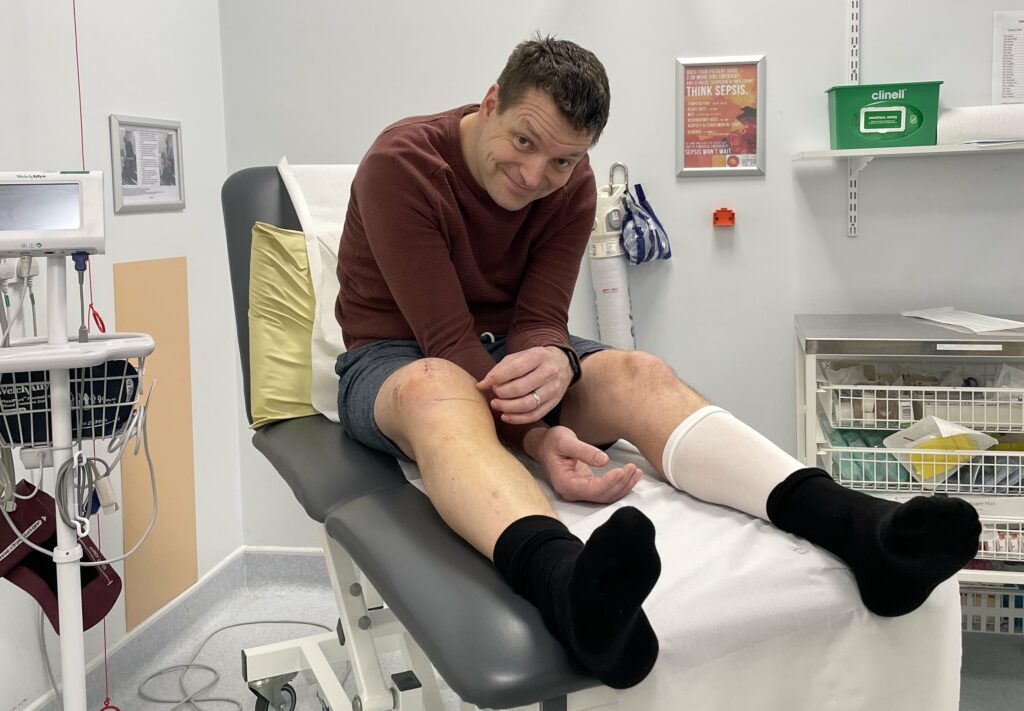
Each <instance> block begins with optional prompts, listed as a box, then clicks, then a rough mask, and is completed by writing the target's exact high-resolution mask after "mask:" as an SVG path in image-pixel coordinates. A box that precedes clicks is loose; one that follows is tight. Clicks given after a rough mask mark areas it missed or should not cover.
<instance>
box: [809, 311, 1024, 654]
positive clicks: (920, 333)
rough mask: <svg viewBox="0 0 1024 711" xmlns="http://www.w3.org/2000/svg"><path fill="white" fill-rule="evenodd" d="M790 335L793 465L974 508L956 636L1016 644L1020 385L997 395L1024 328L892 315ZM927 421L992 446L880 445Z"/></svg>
mask: <svg viewBox="0 0 1024 711" xmlns="http://www.w3.org/2000/svg"><path fill="white" fill-rule="evenodd" d="M1008 318H1012V319H1014V320H1024V317H1020V316H1010V317H1008ZM796 337H797V358H796V365H797V377H796V389H797V449H798V456H799V457H800V459H801V460H802V461H803V462H804V463H805V464H807V465H808V466H819V467H821V468H822V469H824V470H825V471H827V472H828V473H829V474H831V475H832V477H833V478H834V479H835V480H836V481H838V482H839V483H840V484H842V485H844V486H847V487H850V488H853V489H858V490H861V491H864V492H865V493H868V494H871V495H874V496H883V497H886V498H889V499H893V500H896V501H906V500H907V499H910V498H912V497H914V496H920V495H944V496H957V497H960V498H963V499H965V500H967V501H969V502H971V503H972V504H973V505H974V506H975V507H976V508H977V509H978V512H979V513H980V515H981V519H982V527H983V528H982V535H981V542H980V544H979V549H978V555H977V557H976V559H975V561H974V562H973V563H972V564H970V565H969V566H968V568H965V569H964V570H962V571H961V572H960V573H959V574H958V578H959V581H960V584H961V599H962V602H963V627H964V629H965V630H969V631H977V632H994V633H1003V634H1020V635H1024V387H1022V386H1021V385H1020V383H1019V381H1017V380H1015V379H1009V380H1010V381H1011V385H1009V386H1005V385H1004V386H1002V387H995V385H996V384H997V382H999V380H1000V377H1001V376H1005V374H1006V373H1007V371H1010V372H1013V371H1012V370H1011V369H1013V368H1019V369H1024V330H1013V331H998V332H992V333H989V334H983V335H979V334H973V333H960V332H959V331H956V330H952V329H950V328H946V327H943V326H939V325H938V324H933V323H929V322H927V321H922V320H919V319H914V318H908V317H905V316H896V315H799V316H797V317H796ZM859 375H863V378H862V381H861V382H857V377H856V376H859ZM839 376H842V377H839ZM1006 380H1008V379H1007V378H1005V377H1003V381H1006ZM927 417H934V418H938V419H941V420H945V421H948V422H952V423H954V424H956V425H959V426H962V427H966V428H969V429H971V430H974V431H978V432H985V433H987V434H990V435H992V436H994V437H996V438H997V439H999V444H997V445H996V446H994V447H992V448H988V449H984V450H971V449H966V450H965V449H962V448H961V449H956V450H950V449H925V448H920V447H918V448H914V449H900V448H892V447H885V446H883V445H882V441H883V440H884V439H885V438H887V437H890V436H891V435H893V434H894V433H897V432H899V431H900V430H905V429H907V428H909V427H910V426H912V425H913V424H914V423H915V422H919V421H921V420H922V419H923V418H927ZM890 444H892V440H891V439H890Z"/></svg>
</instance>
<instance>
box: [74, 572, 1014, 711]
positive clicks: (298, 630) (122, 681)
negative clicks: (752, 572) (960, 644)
mask: <svg viewBox="0 0 1024 711" xmlns="http://www.w3.org/2000/svg"><path fill="white" fill-rule="evenodd" d="M295 619H300V620H303V621H308V622H316V623H320V624H323V625H327V626H328V627H331V628H333V627H334V624H335V623H336V621H337V613H336V611H335V608H334V598H333V596H332V595H331V591H330V588H329V587H327V585H326V581H312V582H310V581H306V582H304V583H302V584H296V585H282V584H280V583H273V582H269V581H262V582H261V581H260V579H259V576H250V580H249V584H248V586H247V587H245V588H242V589H241V590H240V591H238V592H236V593H234V594H232V595H231V596H230V597H226V598H224V599H222V600H220V601H219V602H218V603H217V604H215V605H214V606H212V607H210V608H209V609H208V610H207V611H206V613H205V614H203V615H201V616H197V619H195V620H194V621H193V622H192V623H191V624H190V625H188V626H186V627H184V628H182V629H181V630H180V634H179V635H177V636H176V637H175V638H174V639H168V640H166V642H165V643H164V644H163V645H162V646H161V647H159V648H158V649H155V650H154V651H153V652H152V654H151V655H149V658H146V659H141V660H139V661H138V664H137V665H135V667H136V668H135V671H134V672H133V673H132V674H127V675H122V677H121V678H118V679H112V680H111V683H112V689H111V701H112V703H113V704H114V705H116V706H119V707H121V708H122V709H131V711H149V710H150V709H152V710H154V711H156V710H157V709H164V710H166V709H170V708H171V707H172V706H173V704H160V703H154V702H150V701H145V700H143V699H142V698H141V697H140V696H139V691H138V689H139V685H140V684H141V683H142V682H143V680H144V679H145V678H146V677H148V676H150V675H151V674H153V673H155V672H157V671H159V670H160V669H163V668H166V667H170V666H174V665H178V664H184V663H186V662H188V661H189V660H190V659H191V658H192V657H193V655H194V654H195V653H196V651H197V648H198V646H199V645H200V643H201V642H202V641H203V640H204V639H206V638H207V636H208V635H209V634H211V633H212V632H214V631H215V630H217V629H219V628H221V627H225V626H227V625H232V624H236V623H239V622H246V621H263V620H295ZM316 631H317V630H316V629H315V628H312V627H307V626H301V625H292V624H281V625H278V624H275V625H267V624H260V625H253V626H246V627H240V628H233V629H229V630H226V631H224V632H221V633H219V634H217V635H216V636H214V637H213V638H212V639H211V640H210V641H209V642H208V643H207V644H206V646H205V647H204V648H203V650H202V651H201V652H200V654H199V656H198V657H197V658H196V662H197V663H200V664H207V665H209V666H212V667H214V668H216V669H217V670H218V671H219V674H220V679H219V680H218V681H217V683H216V685H215V686H214V687H213V688H212V689H210V690H209V691H208V692H206V694H205V695H206V696H208V697H218V698H228V699H234V700H236V701H237V702H238V703H239V704H241V708H242V709H245V710H248V709H252V708H253V707H254V697H253V696H252V694H251V693H250V692H249V690H248V689H247V687H246V685H245V684H244V682H242V680H241V669H240V667H241V662H240V654H239V650H240V649H242V648H244V647H250V646H256V645H260V644H266V643H269V642H275V641H280V640H287V639H293V638H295V637H299V636H303V635H306V634H313V633H315V632H316ZM393 661H394V663H395V664H397V663H398V660H397V658H393ZM386 662H387V660H386ZM338 671H339V673H340V676H342V677H344V676H345V673H346V671H347V668H346V667H345V666H343V667H342V668H341V669H339V670H338ZM386 671H387V672H388V673H390V672H392V671H400V669H399V668H394V669H386ZM178 678H179V675H178V674H172V675H168V676H164V677H162V678H158V679H156V680H154V681H152V682H151V683H150V684H148V685H147V687H146V690H147V692H148V694H149V695H150V696H159V697H163V698H168V699H171V698H173V699H180V698H181V696H182V694H181V690H180V688H179V686H178ZM209 679H210V677H209V675H207V674H206V673H199V672H194V673H192V674H191V675H190V676H189V677H188V678H187V679H186V684H187V686H188V688H189V689H190V690H194V689H196V688H197V687H200V686H203V685H205V684H206V683H208V681H209ZM442 684H443V682H442ZM294 685H295V687H296V691H297V692H298V696H299V705H298V708H299V709H319V704H318V703H317V701H316V696H315V690H314V689H312V688H310V687H309V686H307V685H305V684H304V683H303V682H302V681H301V677H300V678H298V679H296V681H295V684H294ZM345 687H346V689H347V690H348V691H349V692H350V693H352V692H353V683H352V679H351V678H349V679H348V680H347V681H346V682H345ZM442 694H443V695H444V700H445V703H446V707H447V709H449V711H458V708H459V706H458V700H457V698H456V697H455V695H454V694H453V693H451V691H450V690H448V689H447V687H444V686H442ZM92 706H93V704H90V708H91V707H92ZM100 706H102V700H100V703H99V704H98V705H96V706H95V708H99V707H100ZM200 708H201V709H202V711H220V710H222V709H225V710H226V709H232V708H237V707H236V706H233V705H232V704H229V703H226V702H223V701H217V702H214V701H211V702H209V703H207V704H204V705H202V706H201V707H200ZM960 709H961V711H1021V710H1024V636H1022V635H1015V636H1010V635H991V634H980V633H967V634H965V635H964V662H963V673H962V692H961V705H960Z"/></svg>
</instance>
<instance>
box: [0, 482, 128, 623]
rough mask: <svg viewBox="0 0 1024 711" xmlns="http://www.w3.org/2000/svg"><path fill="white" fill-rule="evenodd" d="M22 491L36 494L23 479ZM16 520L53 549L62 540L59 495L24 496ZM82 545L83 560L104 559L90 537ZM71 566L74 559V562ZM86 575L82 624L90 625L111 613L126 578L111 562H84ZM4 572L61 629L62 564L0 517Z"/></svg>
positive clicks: (34, 538) (37, 541)
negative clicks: (56, 502)
mask: <svg viewBox="0 0 1024 711" xmlns="http://www.w3.org/2000/svg"><path fill="white" fill-rule="evenodd" d="M17 491H18V493H19V494H20V495H22V496H27V495H29V494H31V493H32V491H33V488H32V486H31V484H29V483H28V482H27V481H21V482H19V483H18V487H17ZM10 516H11V520H12V521H14V524H15V525H16V526H17V527H18V530H19V531H22V532H23V535H24V536H25V537H26V538H28V539H29V540H30V541H32V542H33V543H35V544H36V545H38V546H40V547H41V548H46V549H47V550H52V549H53V548H54V547H56V545H57V526H56V523H55V521H54V517H55V516H56V510H55V509H54V502H53V498H51V497H50V495H49V494H47V493H45V492H43V491H36V492H35V494H34V495H33V496H32V498H30V499H24V500H19V501H18V508H17V509H15V510H14V511H13V512H12V513H11V514H10ZM78 542H79V544H80V545H81V546H82V560H83V561H85V562H95V561H97V560H102V559H103V554H102V553H101V552H100V549H99V548H98V547H97V546H96V544H95V543H93V542H92V539H90V538H89V537H88V536H86V537H84V538H80V539H78ZM69 565H70V564H69ZM80 570H81V576H82V628H83V629H86V630H87V629H89V628H90V627H92V626H94V625H95V624H96V623H98V622H99V621H100V620H102V619H103V618H104V617H106V616H107V613H109V612H110V610H111V608H113V607H114V603H115V602H117V598H118V597H119V596H120V595H121V578H120V577H119V576H118V574H117V573H116V572H115V571H114V568H113V567H112V566H110V565H99V566H90V567H83V568H81V569H80ZM0 577H3V578H6V579H7V580H9V581H11V582H12V583H14V584H15V585H17V586H18V587H19V588H21V589H22V590H24V591H25V592H27V593H28V594H29V595H31V596H32V597H34V598H35V599H36V602H38V603H39V605H40V607H42V608H43V613H44V614H45V615H46V618H47V619H48V620H49V621H50V624H51V625H53V629H54V630H55V631H56V632H57V633H58V634H60V618H59V615H58V606H57V564H56V563H54V562H53V558H52V557H51V556H50V555H49V554H44V553H40V552H39V551H37V550H34V549H32V548H29V547H28V546H27V545H25V544H24V543H23V542H22V541H21V540H20V539H18V537H17V536H16V535H15V534H14V531H12V530H11V528H10V526H8V525H7V522H6V521H4V520H2V519H0Z"/></svg>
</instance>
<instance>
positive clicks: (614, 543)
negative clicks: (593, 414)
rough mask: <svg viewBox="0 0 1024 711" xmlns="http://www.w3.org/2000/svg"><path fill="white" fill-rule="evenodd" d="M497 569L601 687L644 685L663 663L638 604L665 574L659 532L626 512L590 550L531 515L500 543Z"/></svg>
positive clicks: (554, 522)
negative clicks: (656, 534) (657, 545)
mask: <svg viewBox="0 0 1024 711" xmlns="http://www.w3.org/2000/svg"><path fill="white" fill-rule="evenodd" d="M494 565H495V567H496V568H497V569H498V572H500V573H501V574H502V575H503V576H504V577H505V579H506V580H507V581H508V582H509V585H511V586H512V589H513V590H515V591H516V592H517V593H519V594H520V595H522V596H523V597H525V598H526V599H527V600H529V601H530V602H532V603H533V604H534V605H536V606H537V608H538V609H539V610H540V613H541V616H542V617H543V618H544V622H545V623H546V624H547V626H548V629H550V630H551V631H552V632H553V633H554V634H555V636H557V637H558V638H559V639H560V640H561V641H562V643H563V644H565V645H566V646H567V647H568V648H569V650H570V651H571V652H572V653H573V656H575V657H576V659H578V660H579V661H580V662H581V663H582V664H583V665H584V666H585V667H586V668H587V669H588V670H590V672H591V673H592V674H593V675H594V676H595V677H597V679H598V680H600V681H601V682H602V683H604V684H607V685H608V686H611V687H613V688H616V689H624V688H627V687H630V686H633V685H635V684H638V683H640V682H641V681H642V680H643V679H644V677H646V676H647V674H648V673H649V672H650V671H651V668H652V667H653V666H654V662H655V660H657V658H658V638H657V637H656V636H655V634H654V630H653V629H651V625H650V622H648V620H647V615H645V614H644V611H643V610H642V609H641V607H640V605H641V603H642V602H643V601H644V600H645V599H646V598H647V595H648V593H650V591H651V589H652V588H653V587H654V583H655V582H656V581H657V579H658V575H659V574H660V573H661V559H660V558H659V557H658V552H657V550H656V549H655V547H654V525H653V524H652V523H651V522H650V520H649V519H648V518H647V517H646V516H644V515H643V514H642V513H640V511H638V510H637V509H635V508H633V507H625V508H621V509H619V510H617V511H616V512H615V513H614V514H612V516H611V518H610V519H608V521H607V522H606V523H604V524H603V525H602V526H600V527H599V528H598V529H597V530H596V531H594V533H593V534H592V535H591V537H590V540H588V541H587V543H586V545H584V544H583V542H582V541H580V539H579V538H577V537H576V536H574V535H573V534H572V533H570V532H569V530H568V529H567V528H566V527H565V525H564V524H563V523H562V522H561V521H559V520H558V519H555V518H551V517H550V516H527V517H525V518H521V519H519V520H517V521H514V522H513V523H512V524H511V525H509V527H508V528H506V529H505V530H504V531H503V532H502V534H501V535H500V536H499V537H498V542H497V543H496V544H495V546H494Z"/></svg>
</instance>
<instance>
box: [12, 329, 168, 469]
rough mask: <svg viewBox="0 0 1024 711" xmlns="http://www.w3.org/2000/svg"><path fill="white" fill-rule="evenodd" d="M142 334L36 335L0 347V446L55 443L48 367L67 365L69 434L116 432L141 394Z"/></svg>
mask: <svg viewBox="0 0 1024 711" xmlns="http://www.w3.org/2000/svg"><path fill="white" fill-rule="evenodd" d="M153 349H154V342H153V339H152V338H151V337H150V336H147V335H144V334H133V333H122V334H117V333H113V334H101V335H99V336H96V337H93V338H91V339H90V341H88V342H87V343H77V342H75V343H68V344H61V345H53V344H49V343H46V342H45V341H43V340H40V339H28V340H25V341H20V342H16V343H13V344H12V345H11V346H10V347H8V348H4V349H2V350H0V446H3V447H6V448H11V449H13V448H19V447H25V448H33V449H39V450H46V449H52V448H53V398H52V394H53V383H52V382H51V373H50V371H51V370H67V371H68V373H69V395H70V410H71V411H70V415H71V437H72V440H73V441H75V442H82V441H85V440H93V441H95V440H99V439H108V438H112V437H116V436H118V435H119V434H120V433H121V432H123V431H124V429H125V427H126V426H127V425H128V424H129V423H130V422H131V420H132V419H133V413H135V412H136V411H137V409H138V407H139V404H140V402H142V400H143V376H144V373H145V361H146V356H148V355H149V354H150V353H152V352H153Z"/></svg>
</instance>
